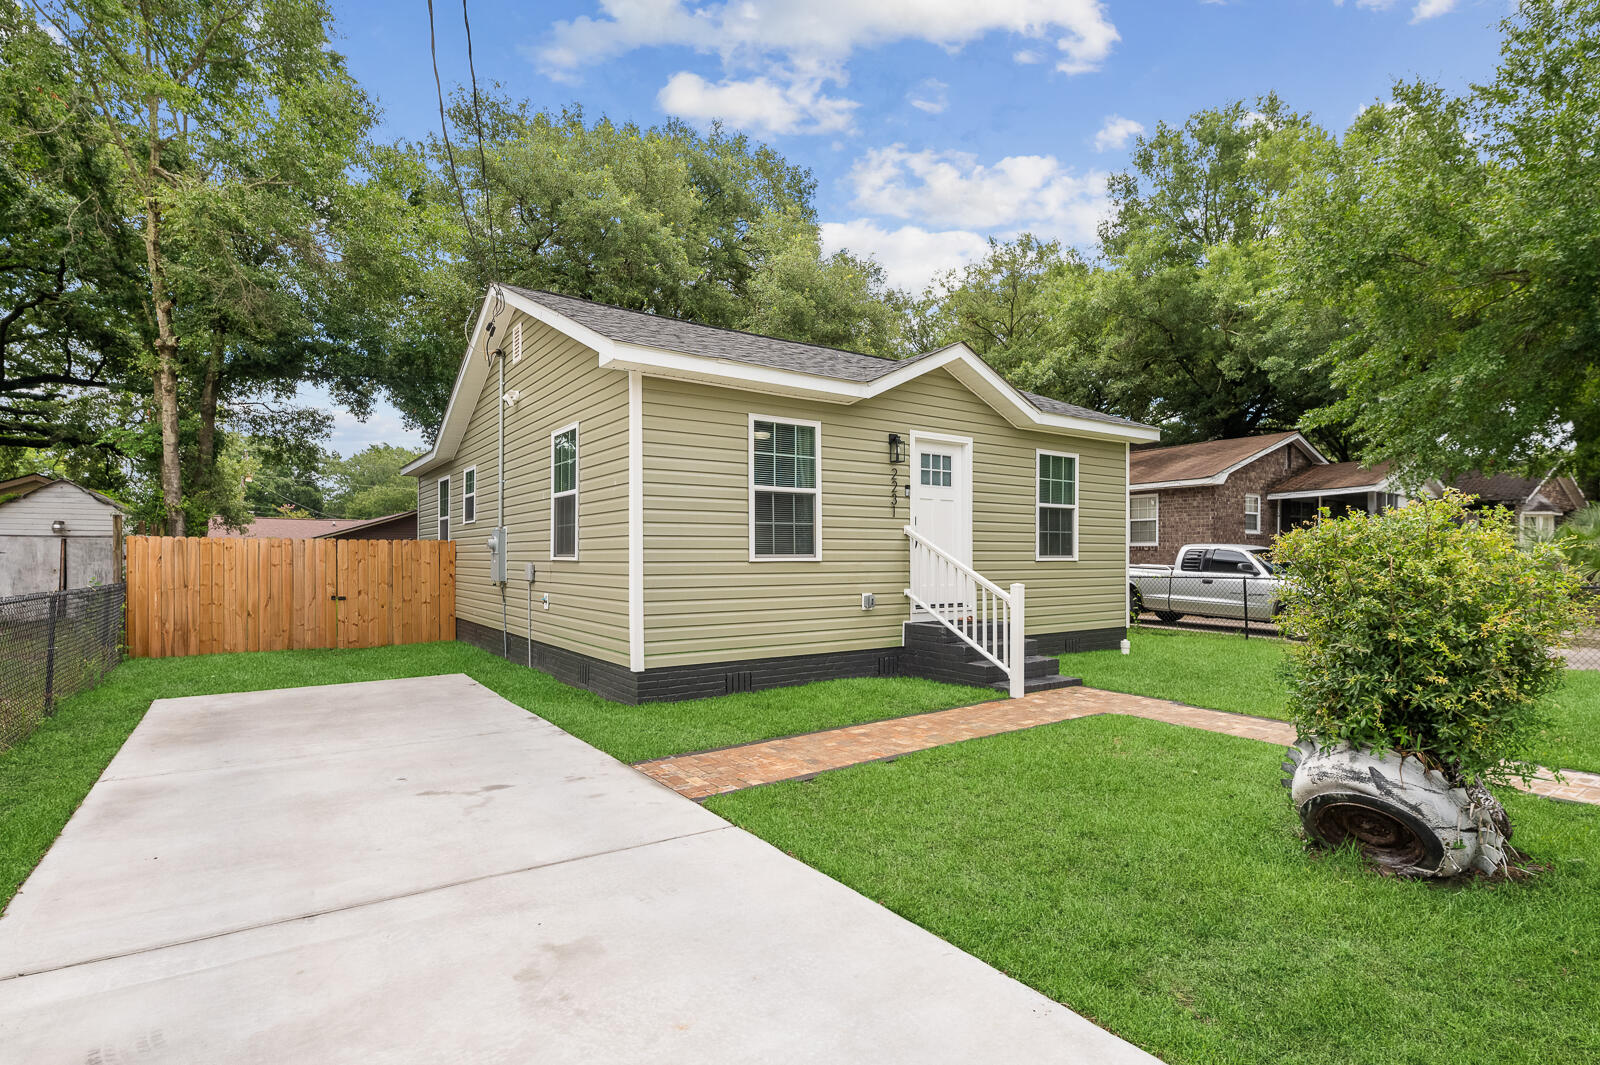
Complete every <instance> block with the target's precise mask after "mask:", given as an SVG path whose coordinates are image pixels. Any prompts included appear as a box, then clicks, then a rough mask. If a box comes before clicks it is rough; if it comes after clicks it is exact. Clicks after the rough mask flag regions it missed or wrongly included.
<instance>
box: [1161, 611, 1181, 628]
mask: <svg viewBox="0 0 1600 1065" xmlns="http://www.w3.org/2000/svg"><path fill="white" fill-rule="evenodd" d="M1156 617H1158V618H1160V619H1161V620H1162V621H1165V622H1166V623H1167V624H1169V625H1170V624H1172V623H1173V622H1174V621H1177V620H1179V619H1180V618H1182V617H1183V615H1182V614H1180V613H1178V612H1177V611H1176V610H1157V611H1156Z"/></svg>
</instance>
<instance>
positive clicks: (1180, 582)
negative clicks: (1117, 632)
mask: <svg viewBox="0 0 1600 1065" xmlns="http://www.w3.org/2000/svg"><path fill="white" fill-rule="evenodd" d="M1130 580H1131V588H1130V590H1129V594H1130V597H1131V599H1132V606H1133V615H1134V617H1135V618H1137V619H1138V623H1139V624H1140V625H1142V626H1145V627H1147V628H1153V629H1159V628H1174V629H1198V630H1203V631H1207V632H1222V633H1231V634H1233V635H1238V636H1243V637H1245V638H1247V639H1248V638H1249V637H1251V636H1277V635H1279V632H1278V626H1277V624H1276V623H1275V621H1274V615H1275V613H1276V608H1277V589H1278V583H1279V582H1278V581H1276V580H1274V579H1272V578H1270V577H1255V576H1246V575H1244V574H1239V573H1174V574H1170V575H1169V574H1161V575H1159V576H1134V577H1132V578H1131V579H1130Z"/></svg>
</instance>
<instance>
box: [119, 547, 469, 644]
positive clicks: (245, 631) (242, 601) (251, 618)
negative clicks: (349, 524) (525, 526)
mask: <svg viewBox="0 0 1600 1065" xmlns="http://www.w3.org/2000/svg"><path fill="white" fill-rule="evenodd" d="M455 638H456V545H455V544H454V543H453V542H452V541H449V540H276V539H273V540H268V539H259V540H258V539H227V538H211V537H199V536H191V537H173V536H130V537H128V654H129V655H130V656H132V657H136V658H171V657H177V656H182V655H206V654H216V653H218V652H224V651H285V650H291V649H293V650H299V649H302V648H308V647H380V646H383V645H384V644H394V643H427V642H430V641H434V640H453V639H455Z"/></svg>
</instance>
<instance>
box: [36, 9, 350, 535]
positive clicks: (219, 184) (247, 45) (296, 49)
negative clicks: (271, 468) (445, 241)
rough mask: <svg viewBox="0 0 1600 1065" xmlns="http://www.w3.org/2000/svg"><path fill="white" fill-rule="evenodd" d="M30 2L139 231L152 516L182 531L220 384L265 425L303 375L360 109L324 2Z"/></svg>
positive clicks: (211, 464) (207, 477) (208, 460)
mask: <svg viewBox="0 0 1600 1065" xmlns="http://www.w3.org/2000/svg"><path fill="white" fill-rule="evenodd" d="M32 6H33V8H34V11H35V13H36V15H37V16H38V18H39V19H40V20H41V21H42V22H44V23H45V24H46V25H47V26H48V27H49V28H50V29H51V32H52V35H53V36H54V38H55V39H56V40H57V41H58V42H59V43H60V45H61V48H62V49H63V53H64V55H65V56H66V57H67V60H68V62H69V64H70V70H71V74H72V76H73V77H74V79H75V80H76V81H77V82H78V83H79V84H81V85H82V86H83V88H84V90H85V92H86V93H87V94H88V96H89V98H90V99H91V100H92V113H93V119H94V122H93V125H94V129H93V131H92V133H93V137H94V139H95V140H97V141H98V142H101V143H104V144H105V145H107V146H108V149H109V150H110V151H112V152H113V153H114V154H115V157H116V159H117V161H118V167H117V182H118V186H119V193H120V199H121V206H122V210H123V211H124V212H125V214H126V215H128V216H129V217H132V218H135V219H137V228H138V234H139V237H140V240H141V243H142V250H143V262H142V264H141V266H142V279H141V281H142V292H141V297H142V301H141V302H142V305H143V306H142V313H143V317H144V319H145V322H146V326H145V335H146V339H147V347H146V348H145V350H144V352H143V353H142V362H143V364H144V370H145V372H146V373H147V374H148V382H149V390H150V394H151V396H152V406H153V408H154V412H155V415H156V417H155V418H154V419H153V421H154V423H155V428H156V432H157V433H158V437H159V441H158V444H159V446H158V449H157V451H156V454H155V455H154V456H153V462H154V466H155V468H156V471H157V474H158V477H157V480H158V482H159V486H160V491H159V500H160V512H161V517H162V520H163V523H164V525H165V527H166V528H167V530H168V531H169V532H171V533H173V534H182V532H183V531H184V527H185V524H186V520H187V515H186V507H185V494H186V487H188V488H192V489H194V490H197V491H200V492H202V493H203V492H204V490H205V489H206V488H207V487H208V486H210V485H211V482H212V481H213V480H214V472H215V464H216V454H217V445H218V433H217V414H218V412H219V411H221V410H223V409H224V403H225V401H226V400H227V399H228V398H229V396H228V393H229V388H230V386H232V387H233V389H234V391H235V393H236V395H237V398H238V400H239V402H241V403H243V404H246V405H248V404H255V406H254V408H253V409H254V411H255V413H256V414H258V415H270V414H273V413H274V412H276V411H278V410H281V408H276V407H274V406H273V402H272V401H274V400H275V401H277V402H278V403H280V404H281V403H282V402H283V401H284V398H285V396H286V394H287V393H288V392H289V391H291V390H292V388H293V383H294V381H295V380H296V379H298V378H300V377H302V376H304V375H305V373H306V372H307V364H306V362H305V359H306V358H308V357H309V356H310V355H311V354H312V353H313V352H314V346H313V347H312V348H311V349H309V350H308V348H307V346H306V345H304V344H302V343H301V338H304V337H316V336H317V334H318V332H319V330H318V329H317V328H316V326H317V325H318V324H319V323H314V322H308V321H307V320H306V316H305V308H306V303H305V302H304V300H303V296H304V294H305V293H306V292H315V291H316V289H317V286H316V285H315V284H313V283H310V281H309V278H308V272H311V271H314V270H316V269H317V268H318V267H319V266H322V265H323V264H327V263H332V262H336V261H337V259H338V255H337V249H336V248H335V247H330V245H332V244H334V243H335V242H336V240H337V223H338V221H339V216H338V211H337V207H336V206H334V205H336V204H337V203H338V201H339V199H340V197H341V196H342V195H343V194H344V193H345V192H346V191H347V190H348V189H349V188H350V181H349V178H348V175H347V170H348V169H349V168H350V167H351V165H352V163H354V162H355V161H356V160H357V157H358V151H359V146H360V144H361V141H362V138H363V137H364V135H365V132H366V129H367V128H368V126H369V125H370V123H371V121H372V115H373V112H372V109H371V106H370V105H369V104H368V102H367V101H366V99H365V97H364V96H363V95H362V93H361V91H360V90H359V88H358V87H357V86H356V85H355V83H354V82H353V81H352V80H351V79H350V77H349V75H348V74H347V73H346V71H345V69H344V62H343V59H342V57H341V56H339V54H338V53H336V52H334V51H333V50H332V49H331V48H330V47H329V42H328V36H329V26H330V23H331V16H330V14H329V12H328V10H327V7H326V6H325V4H323V3H322V2H321V0H239V2H237V3H230V4H213V3H210V2H208V0H138V2H134V0H93V2H91V0H51V2H46V0H34V3H33V5H32ZM252 390H253V391H254V392H256V393H261V395H256V396H252V395H251V392H252ZM263 404H264V405H263ZM302 420H303V412H302ZM186 449H188V452H189V454H188V461H187V462H186V461H185V458H186V455H185V452H186ZM202 509H203V508H202Z"/></svg>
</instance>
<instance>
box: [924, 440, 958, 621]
mask: <svg viewBox="0 0 1600 1065" xmlns="http://www.w3.org/2000/svg"><path fill="white" fill-rule="evenodd" d="M911 525H912V527H913V528H915V529H916V530H917V532H919V533H921V534H922V535H923V536H925V537H927V538H928V539H929V540H931V541H933V543H934V544H935V545H937V546H938V547H939V549H940V550H942V551H944V552H945V553H946V554H949V555H952V556H954V557H955V558H956V559H957V560H959V561H960V562H962V563H963V564H965V565H967V566H971V565H972V444H971V443H970V442H968V441H964V440H952V439H949V438H944V437H925V436H920V435H919V434H916V433H913V434H911ZM926 579H927V578H922V579H920V580H919V577H918V575H917V574H913V575H912V582H913V586H912V589H911V590H912V591H913V592H915V593H916V594H917V595H918V596H919V597H921V598H922V600H923V601H924V602H926V603H930V604H932V605H933V606H936V607H938V606H945V605H957V604H956V599H958V598H965V597H966V595H967V593H966V591H965V590H964V589H962V590H958V589H957V587H956V586H955V585H954V584H952V585H951V586H950V587H918V586H917V585H918V584H921V583H923V581H924V580H926Z"/></svg>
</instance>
